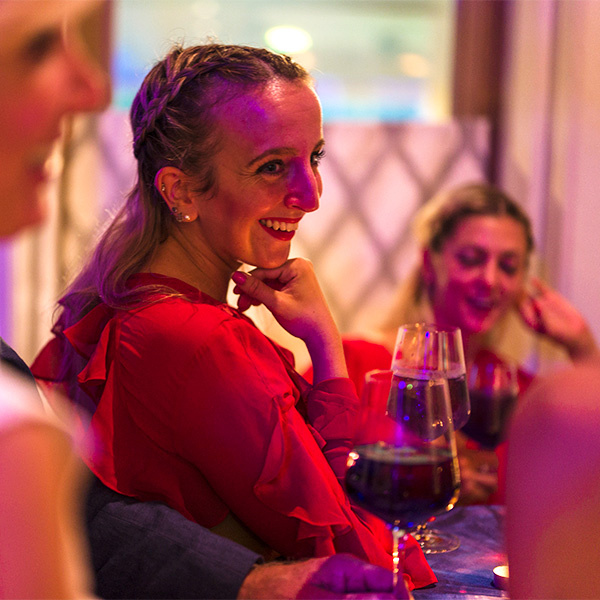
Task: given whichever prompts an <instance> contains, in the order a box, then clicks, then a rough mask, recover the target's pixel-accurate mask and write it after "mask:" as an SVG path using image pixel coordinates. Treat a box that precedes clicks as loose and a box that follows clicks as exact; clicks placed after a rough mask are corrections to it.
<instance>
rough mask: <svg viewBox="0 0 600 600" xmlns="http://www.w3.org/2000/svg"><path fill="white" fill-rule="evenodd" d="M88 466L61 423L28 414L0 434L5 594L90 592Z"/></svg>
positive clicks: (43, 595) (0, 541)
mask: <svg viewBox="0 0 600 600" xmlns="http://www.w3.org/2000/svg"><path fill="white" fill-rule="evenodd" d="M80 469H82V465H81V464H80V463H79V462H78V460H77V459H75V457H74V455H73V453H72V450H71V442H70V440H69V439H68V437H67V436H66V435H65V433H64V432H62V431H61V430H59V429H58V428H56V427H54V426H51V425H49V424H45V423H42V422H32V421H27V422H24V423H22V424H19V425H16V426H14V427H13V428H11V429H10V430H8V431H7V432H3V433H2V435H0V481H1V482H2V489H3V492H2V495H1V499H0V521H1V522H0V564H1V565H2V575H1V579H2V595H3V596H4V597H6V598H83V597H90V590H91V584H90V581H89V577H88V576H89V573H88V570H87V565H86V564H85V561H86V559H87V553H86V548H85V546H84V543H83V539H82V529H81V528H80V525H81V523H80V521H79V516H80V515H79V510H78V509H79V505H78V500H79V499H80V492H81V488H80V485H81V480H80V477H81V473H82V471H81V470H80ZM32 565H35V568H31V566H32Z"/></svg>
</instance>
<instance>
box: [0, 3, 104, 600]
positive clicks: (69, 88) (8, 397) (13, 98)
mask: <svg viewBox="0 0 600 600" xmlns="http://www.w3.org/2000/svg"><path fill="white" fill-rule="evenodd" d="M94 6H97V3H95V2H91V1H90V2H87V1H82V2H59V1H55V2H54V1H52V2H50V1H49V2H43V3H41V2H22V1H13V0H2V1H1V2H0V77H1V80H2V84H1V85H0V164H1V165H2V174H3V181H2V194H0V237H1V238H2V239H5V238H7V237H9V236H12V235H14V234H17V233H19V232H20V231H21V230H22V229H24V228H26V227H28V226H30V225H35V224H37V223H39V222H40V221H42V220H43V219H44V217H45V215H46V206H45V202H44V200H43V196H42V192H43V191H44V188H45V184H46V183H47V182H48V180H49V176H50V174H49V170H48V169H47V160H48V158H49V155H50V153H51V152H52V149H53V147H54V145H55V142H56V141H57V139H58V138H59V135H60V131H61V129H60V126H61V120H62V117H63V116H65V115H68V114H70V113H73V112H76V111H82V110H90V109H93V108H95V107H96V106H98V105H100V104H101V102H102V101H103V100H104V99H105V98H106V87H105V85H104V82H103V80H102V79H101V77H100V76H99V74H98V72H96V71H95V70H94V68H93V67H92V65H91V64H90V63H89V62H88V61H87V59H86V57H85V55H84V54H83V52H82V50H81V49H80V47H79V45H78V40H77V39H76V37H75V30H74V27H75V25H76V24H77V22H78V21H79V20H80V19H81V18H83V17H84V16H85V15H86V14H87V13H88V12H89V11H91V10H92V9H93V8H94ZM4 348H5V346H4V345H3V353H4ZM73 445H74V442H73V440H72V438H71V436H70V434H69V432H68V430H67V428H65V427H64V426H63V424H62V423H61V422H59V420H58V419H56V418H54V417H53V416H52V415H50V414H47V413H45V412H44V411H43V408H42V405H41V403H40V400H39V397H37V395H36V394H35V390H34V389H32V387H30V386H29V385H28V384H27V383H25V381H24V380H23V381H22V380H21V378H19V377H18V376H17V375H15V374H14V373H13V370H12V369H11V368H10V367H8V366H6V365H3V366H0V485H1V486H2V493H1V494H0V498H1V500H0V596H2V597H3V598H82V597H86V596H91V589H92V587H91V580H90V577H89V573H88V568H87V564H86V559H87V553H86V547H85V544H84V541H83V539H82V535H81V529H80V522H79V519H80V514H79V513H80V505H79V502H78V500H79V499H80V497H81V492H82V485H83V481H84V479H83V472H84V471H83V467H82V464H80V462H79V460H78V459H77V458H76V457H75V456H76V455H75V453H74V452H73Z"/></svg>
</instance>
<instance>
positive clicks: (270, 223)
mask: <svg viewBox="0 0 600 600" xmlns="http://www.w3.org/2000/svg"><path fill="white" fill-rule="evenodd" d="M260 222H261V224H262V225H264V226H265V227H269V228H270V229H273V230H274V231H296V229H298V223H287V222H286V221H274V220H273V219H261V220H260Z"/></svg>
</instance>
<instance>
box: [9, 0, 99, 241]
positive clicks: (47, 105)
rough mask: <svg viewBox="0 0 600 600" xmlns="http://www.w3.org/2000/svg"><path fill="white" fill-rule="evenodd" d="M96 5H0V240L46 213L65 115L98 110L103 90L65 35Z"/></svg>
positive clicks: (17, 0)
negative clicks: (45, 197) (47, 186)
mask: <svg viewBox="0 0 600 600" xmlns="http://www.w3.org/2000/svg"><path fill="white" fill-rule="evenodd" d="M94 6H97V3H96V2H91V1H87V0H83V1H82V0H78V1H77V2H75V1H73V0H56V1H55V0H46V1H44V2H24V1H21V0H2V2H0V169H1V170H2V193H0V236H6V235H11V234H13V233H16V232H17V231H19V230H20V229H21V228H23V227H25V226H27V225H32V224H35V223H38V222H39V221H40V220H42V219H43V217H44V216H45V213H46V209H45V203H44V201H43V194H41V192H43V188H44V187H45V184H47V182H48V180H49V177H50V172H49V169H48V164H47V163H48V158H49V156H50V154H51V153H52V150H53V148H54V146H55V142H56V141H57V139H58V138H59V135H60V133H61V120H62V117H63V116H65V115H66V114H69V113H72V112H76V111H82V110H89V109H92V108H95V107H97V106H98V105H99V104H100V102H102V101H104V99H105V98H106V91H107V87H106V85H105V82H104V80H103V79H102V77H101V76H100V75H99V71H98V70H96V68H95V67H93V66H92V65H91V63H89V62H88V59H87V58H86V57H85V53H84V51H83V49H82V48H81V46H79V43H78V40H76V39H75V36H74V33H75V32H74V31H72V30H71V29H72V27H73V26H74V24H76V21H77V20H78V19H80V18H81V17H82V16H83V14H85V13H87V12H88V11H89V10H91V9H92V8H93V7H94Z"/></svg>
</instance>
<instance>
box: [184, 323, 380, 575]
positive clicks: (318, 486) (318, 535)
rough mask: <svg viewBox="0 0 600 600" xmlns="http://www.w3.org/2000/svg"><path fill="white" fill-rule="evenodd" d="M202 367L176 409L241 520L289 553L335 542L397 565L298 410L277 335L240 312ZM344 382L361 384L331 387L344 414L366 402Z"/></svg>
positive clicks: (190, 455) (189, 451)
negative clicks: (273, 338)
mask: <svg viewBox="0 0 600 600" xmlns="http://www.w3.org/2000/svg"><path fill="white" fill-rule="evenodd" d="M203 322H206V319H203ZM193 364H194V366H193V372H192V371H191V370H190V369H192V367H190V369H188V371H189V379H188V381H189V384H188V386H187V388H186V390H185V391H184V393H183V397H184V398H183V399H182V402H183V403H184V405H185V407H186V409H185V411H183V410H176V412H177V414H178V415H180V417H181V418H180V421H179V422H178V423H176V424H175V425H174V428H175V429H176V430H178V431H180V432H181V433H180V435H179V439H180V446H179V447H178V450H177V451H178V453H179V454H181V455H182V456H183V457H185V458H186V460H188V461H190V463H192V464H194V465H196V466H197V468H198V469H199V470H200V471H201V472H202V474H203V475H204V477H205V478H206V479H207V481H208V482H209V483H210V485H211V487H212V488H213V489H214V490H215V491H216V493H217V494H218V496H219V497H220V498H222V499H223V501H224V502H225V504H226V505H227V506H228V507H229V508H230V509H231V511H232V512H233V513H234V514H235V515H236V517H238V518H239V519H240V520H241V521H242V523H244V524H245V525H246V526H247V527H249V528H250V529H251V530H252V531H253V532H254V533H255V534H256V535H257V536H258V537H259V538H261V539H262V540H264V541H265V542H266V543H267V544H268V545H269V546H270V547H272V548H275V549H276V550H278V551H279V552H280V553H282V554H283V555H285V556H291V557H301V556H311V555H314V554H315V552H317V551H320V552H327V553H331V552H332V551H333V548H334V547H335V548H337V551H350V552H351V551H354V552H356V553H357V554H358V555H361V553H362V556H363V557H365V558H366V557H371V558H373V559H374V560H376V561H378V562H379V563H380V564H382V563H385V564H387V562H388V561H389V560H390V558H389V555H388V554H387V553H386V552H385V550H384V549H383V548H381V546H380V544H379V542H378V541H377V540H376V539H375V538H374V537H373V536H372V535H371V534H370V532H369V531H368V530H367V529H366V528H365V527H364V525H362V524H361V523H360V522H359V521H358V519H357V518H356V515H354V513H353V512H352V511H351V509H350V507H349V504H348V502H347V499H346V496H345V494H344V492H343V490H342V488H341V486H340V485H339V483H338V481H337V480H336V476H335V474H334V472H333V470H332V468H331V466H330V465H329V464H328V463H327V460H326V458H325V456H324V454H323V452H322V450H321V448H320V445H319V443H318V441H317V440H319V441H320V442H323V440H322V439H320V438H319V437H318V436H316V437H315V435H314V434H313V432H311V430H310V428H309V427H308V426H307V424H306V422H305V421H304V419H303V418H302V416H301V415H300V413H299V412H298V410H297V409H296V407H295V404H296V402H297V401H298V399H299V392H298V390H297V389H296V387H295V386H294V385H293V384H292V381H291V379H290V377H289V376H288V374H287V372H286V370H285V367H284V365H283V364H282V362H281V359H280V357H279V354H278V353H277V352H276V350H275V349H274V348H273V346H272V345H271V343H270V342H269V341H268V339H267V338H265V336H264V335H263V334H262V333H261V332H260V331H259V330H258V329H256V328H255V327H254V326H252V325H250V324H249V323H247V322H246V321H245V320H244V319H243V318H240V317H237V318H235V319H233V318H230V319H228V320H226V321H225V322H223V323H222V325H221V326H220V327H218V328H217V329H216V330H214V331H213V332H212V333H211V334H210V335H209V336H208V337H206V338H205V339H204V340H203V341H202V344H201V347H200V348H199V349H198V350H197V351H196V356H195V359H194V361H193ZM232 373H234V374H235V376H232ZM199 381H201V382H202V385H199V384H198V382H199ZM340 383H341V384H342V385H344V384H345V385H346V386H348V388H350V390H351V387H352V386H351V383H350V382H349V381H348V380H331V381H328V382H323V384H321V385H322V386H323V388H324V389H323V390H322V393H323V394H328V396H329V397H328V400H326V401H325V402H326V403H327V404H328V405H329V406H330V411H334V412H335V411H338V410H339V411H341V412H342V413H344V412H347V411H348V405H352V403H356V402H357V400H356V397H355V396H354V395H353V394H352V395H351V396H350V397H349V398H348V397H347V396H345V395H344V394H343V393H340V392H339V391H337V390H336V389H335V386H336V385H338V384H340ZM310 405H311V402H310V400H309V412H310V410H311V409H310ZM329 414H332V413H331V412H330V413H329ZM334 420H335V419H334ZM317 426H318V425H317ZM328 426H329V422H327V421H326V422H325V423H323V427H322V428H321V429H322V430H325V429H327V427H328ZM341 429H343V427H341ZM341 429H339V430H341ZM224 465H226V470H227V474H226V475H224V470H225V467H224ZM300 481H302V482H304V484H303V485H299V484H298V482H300ZM349 529H350V531H348V530H349ZM342 532H347V533H345V534H344V535H342ZM345 544H346V545H345ZM326 548H328V550H327V551H326V550H325V549H326Z"/></svg>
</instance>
